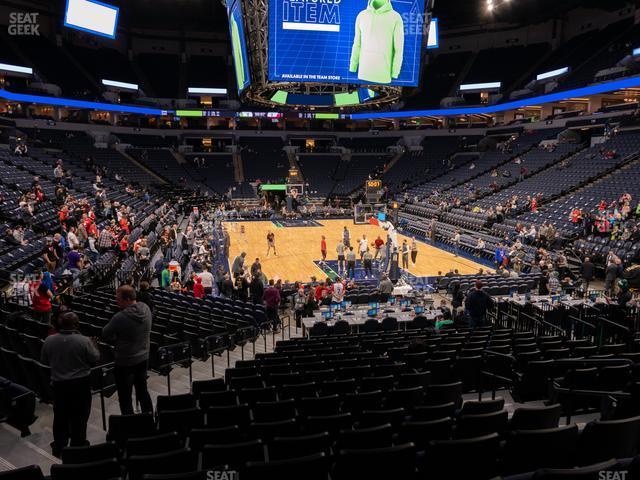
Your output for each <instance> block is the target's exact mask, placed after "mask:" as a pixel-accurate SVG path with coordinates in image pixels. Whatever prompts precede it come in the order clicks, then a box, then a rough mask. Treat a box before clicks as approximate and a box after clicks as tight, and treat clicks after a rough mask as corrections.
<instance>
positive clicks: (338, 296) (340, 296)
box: [331, 277, 344, 304]
mask: <svg viewBox="0 0 640 480" xmlns="http://www.w3.org/2000/svg"><path fill="white" fill-rule="evenodd" d="M342 300H344V285H343V284H342V282H341V281H340V277H338V278H336V282H335V283H334V284H333V289H332V292H331V303H336V304H340V303H342Z"/></svg>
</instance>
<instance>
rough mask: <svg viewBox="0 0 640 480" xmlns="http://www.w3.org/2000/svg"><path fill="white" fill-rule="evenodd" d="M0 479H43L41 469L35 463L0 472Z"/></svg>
mask: <svg viewBox="0 0 640 480" xmlns="http://www.w3.org/2000/svg"><path fill="white" fill-rule="evenodd" d="M0 479H2V480H44V475H42V470H40V467H39V466H37V465H29V466H28V467H22V468H16V469H15V470H8V471H6V472H0Z"/></svg>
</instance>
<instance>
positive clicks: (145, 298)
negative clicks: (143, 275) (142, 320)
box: [136, 280, 155, 313]
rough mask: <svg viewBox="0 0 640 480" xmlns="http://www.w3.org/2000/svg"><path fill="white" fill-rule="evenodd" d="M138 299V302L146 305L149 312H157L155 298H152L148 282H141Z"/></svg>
mask: <svg viewBox="0 0 640 480" xmlns="http://www.w3.org/2000/svg"><path fill="white" fill-rule="evenodd" d="M136 299H137V300H138V302H142V303H146V304H147V307H149V310H151V313H153V311H154V310H155V309H154V304H153V297H151V294H150V293H149V282H147V281H146V280H143V281H141V282H140V290H138V293H137V294H136Z"/></svg>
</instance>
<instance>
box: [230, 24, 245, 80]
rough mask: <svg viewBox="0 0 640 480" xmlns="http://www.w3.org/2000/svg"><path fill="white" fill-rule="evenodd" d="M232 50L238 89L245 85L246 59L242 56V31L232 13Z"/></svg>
mask: <svg viewBox="0 0 640 480" xmlns="http://www.w3.org/2000/svg"><path fill="white" fill-rule="evenodd" d="M231 50H232V53H233V64H234V65H235V67H236V80H237V81H238V90H242V87H244V82H245V78H244V60H243V58H242V43H240V31H239V30H238V24H237V23H236V18H235V15H231Z"/></svg>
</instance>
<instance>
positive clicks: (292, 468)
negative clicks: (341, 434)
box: [242, 452, 330, 480]
mask: <svg viewBox="0 0 640 480" xmlns="http://www.w3.org/2000/svg"><path fill="white" fill-rule="evenodd" d="M329 466H330V461H329V457H327V455H326V454H325V453H323V452H319V453H315V454H312V455H307V456H303V457H296V458H288V459H281V460H271V459H270V460H269V461H268V462H255V461H249V462H247V465H246V469H245V470H243V472H242V478H243V479H245V478H247V479H249V480H265V479H270V478H277V479H278V480H299V479H301V478H304V479H309V480H326V479H327V477H328V475H329Z"/></svg>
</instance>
